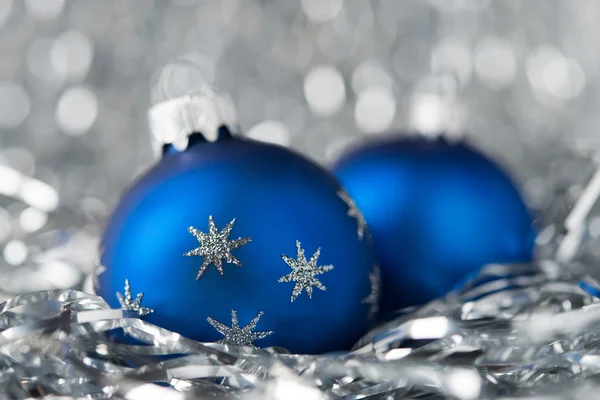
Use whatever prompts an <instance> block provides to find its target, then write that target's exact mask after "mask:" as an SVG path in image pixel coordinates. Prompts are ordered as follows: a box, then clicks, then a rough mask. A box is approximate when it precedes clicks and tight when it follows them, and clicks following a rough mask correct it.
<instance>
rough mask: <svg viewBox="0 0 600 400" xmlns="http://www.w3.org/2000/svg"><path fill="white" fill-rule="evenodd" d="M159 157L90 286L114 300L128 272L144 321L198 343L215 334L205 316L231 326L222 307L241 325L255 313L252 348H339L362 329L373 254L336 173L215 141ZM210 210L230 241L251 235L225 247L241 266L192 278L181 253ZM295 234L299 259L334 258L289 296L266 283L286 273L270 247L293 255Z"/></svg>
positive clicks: (117, 218) (278, 153) (115, 226)
mask: <svg viewBox="0 0 600 400" xmlns="http://www.w3.org/2000/svg"><path fill="white" fill-rule="evenodd" d="M166 150H167V151H166V155H165V157H164V158H163V160H162V161H160V162H159V163H158V164H157V165H156V166H154V167H153V168H152V169H151V170H150V171H148V172H147V173H146V174H145V175H144V176H143V177H142V178H141V179H140V180H139V181H138V182H137V183H135V184H134V185H133V186H132V187H131V188H130V189H129V191H128V192H127V193H126V194H125V195H124V196H123V198H122V200H121V202H120V204H119V205H118V207H117V208H116V210H115V212H114V214H113V216H112V218H111V219H110V221H109V223H108V226H107V228H106V231H105V234H104V238H103V243H102V246H103V247H104V252H103V255H102V263H103V265H104V266H105V267H106V271H105V272H104V273H103V274H101V275H100V277H99V287H98V288H97V291H98V293H99V294H100V295H101V296H102V297H104V298H105V299H106V300H107V301H108V302H109V304H110V305H111V306H113V307H117V308H118V307H120V305H119V303H118V301H117V298H116V296H115V293H116V292H121V293H123V288H124V282H125V279H129V281H130V283H131V288H132V292H133V295H134V296H135V295H136V294H137V293H138V292H144V298H143V302H142V305H143V306H145V307H150V308H153V309H154V310H155V312H154V313H153V314H150V315H148V316H146V317H144V319H145V320H147V321H148V322H151V323H154V324H157V325H159V326H161V327H164V328H167V329H170V330H172V331H175V332H178V333H180V334H182V335H184V336H187V337H190V338H193V339H196V340H199V341H207V342H208V341H217V340H220V339H222V338H223V336H222V335H221V334H220V333H219V332H217V331H216V330H215V329H214V328H213V327H212V326H211V325H210V324H209V323H208V322H207V321H206V318H207V317H211V318H213V319H215V320H217V321H220V322H222V323H224V324H225V325H227V326H230V325H231V310H232V309H234V310H237V313H238V317H239V324H240V326H241V327H244V326H246V325H247V324H248V323H249V322H250V320H251V319H252V318H254V317H255V316H256V315H257V314H258V313H259V311H264V315H263V316H262V318H260V320H259V322H258V325H257V326H256V331H271V330H272V331H274V333H273V334H272V335H270V336H268V337H266V338H264V339H261V340H259V341H257V342H256V345H257V346H260V347H265V346H274V345H277V346H282V347H285V348H287V349H289V350H290V351H292V352H295V353H322V352H326V351H335V350H342V349H348V348H349V347H351V346H352V344H353V343H354V342H355V341H356V340H357V339H358V338H359V337H360V336H361V335H362V334H363V333H364V332H365V331H366V329H367V328H368V323H369V322H368V311H369V306H368V305H367V304H363V303H361V301H362V300H363V299H364V298H365V297H366V296H367V295H368V294H369V293H370V290H371V287H370V281H369V273H370V272H371V269H372V265H373V263H374V258H373V251H372V248H371V247H370V246H369V244H368V243H367V241H366V240H359V238H358V235H357V223H356V220H355V219H353V218H351V217H349V216H347V212H348V207H347V205H346V204H345V203H344V201H342V200H341V199H340V197H339V196H338V195H337V191H338V190H339V189H340V187H339V184H338V183H337V181H336V179H335V178H334V177H333V176H332V175H331V174H330V173H329V172H327V171H325V170H323V169H322V168H320V167H319V166H317V165H315V164H313V163H312V162H310V161H308V160H307V159H305V158H303V157H301V156H299V155H297V154H295V153H292V152H290V151H289V150H287V149H284V148H281V147H277V146H273V145H269V144H264V143H259V142H254V141H249V140H241V139H234V138H231V137H225V138H222V139H220V140H219V141H217V142H216V143H208V142H199V143H194V144H193V145H192V146H191V147H190V148H188V150H186V151H185V152H182V153H177V152H174V151H172V149H171V150H169V149H166ZM211 215H212V216H213V218H214V221H215V224H216V226H217V228H218V229H219V231H221V230H222V229H223V228H224V227H225V225H226V224H227V223H229V222H230V221H231V220H232V219H234V218H235V219H236V220H235V224H234V227H233V230H232V232H231V235H230V237H229V239H230V240H234V239H237V238H239V237H251V238H252V241H251V242H250V243H248V244H246V245H244V246H242V247H240V248H238V249H235V250H233V251H232V255H233V256H234V257H236V258H237V259H239V260H240V261H241V262H242V264H243V266H242V267H241V268H240V267H237V266H235V265H233V264H230V263H227V262H225V261H223V269H224V274H223V275H220V274H219V273H218V271H217V268H216V267H215V266H214V265H210V266H209V267H208V269H207V270H206V272H205V273H204V275H203V276H202V277H200V279H199V280H195V278H196V274H197V272H198V270H199V268H200V266H201V265H202V262H203V257H201V256H198V257H184V256H183V254H184V253H186V252H188V251H190V250H192V249H194V248H196V247H198V246H199V243H198V240H196V239H195V238H194V236H192V235H191V234H190V233H189V232H188V227H189V226H190V225H193V226H194V227H196V228H197V229H199V230H201V231H202V232H208V218H209V216H211ZM296 240H299V241H300V242H301V244H302V247H303V248H304V249H305V251H306V257H307V259H309V258H310V257H311V256H312V255H313V253H314V252H315V251H316V250H317V248H319V247H320V248H321V254H320V256H319V258H318V263H317V264H318V265H319V266H322V265H328V264H331V265H333V266H334V269H333V270H331V271H328V272H326V273H324V274H322V275H319V276H317V278H318V279H319V280H320V281H321V282H322V283H323V285H325V287H326V288H327V289H326V291H321V290H319V289H317V288H314V290H313V294H312V299H309V298H308V296H307V295H306V292H304V291H303V292H302V293H301V294H300V295H299V296H298V298H297V299H296V300H295V301H294V302H291V301H290V297H291V294H292V290H293V288H294V283H293V282H290V283H278V279H279V278H281V277H282V276H284V275H286V274H288V273H290V272H291V269H290V267H289V266H288V265H287V264H286V263H285V262H284V261H283V260H282V258H281V256H282V254H285V255H287V256H289V257H291V258H293V259H296V244H295V242H296Z"/></svg>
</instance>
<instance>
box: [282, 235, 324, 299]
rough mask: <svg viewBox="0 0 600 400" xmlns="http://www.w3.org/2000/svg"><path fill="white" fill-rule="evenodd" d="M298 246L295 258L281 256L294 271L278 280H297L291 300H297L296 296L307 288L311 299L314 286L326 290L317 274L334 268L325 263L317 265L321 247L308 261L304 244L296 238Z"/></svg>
mask: <svg viewBox="0 0 600 400" xmlns="http://www.w3.org/2000/svg"><path fill="white" fill-rule="evenodd" d="M296 247H297V248H298V255H297V258H296V259H295V260H294V259H292V258H290V257H288V256H286V255H282V256H281V258H283V261H285V263H286V264H287V265H289V266H290V267H291V268H292V272H290V273H289V274H287V275H285V276H283V277H281V278H279V280H278V282H279V283H283V282H290V281H295V282H296V286H294V290H293V291H292V297H291V301H294V300H296V297H298V295H299V294H300V293H302V289H304V290H306V294H307V295H308V298H309V299H311V298H312V292H313V286H315V287H316V288H318V289H321V290H325V289H326V288H325V286H324V285H323V284H322V283H321V282H320V281H319V280H318V279H317V278H315V276H316V275H321V274H324V273H325V272H327V271H331V270H332V269H333V265H325V266H321V267H318V266H317V259H318V258H319V255H320V254H321V248H320V247H319V248H318V249H317V251H315V253H314V254H313V256H312V257H311V258H310V260H309V261H306V256H305V255H304V249H302V246H301V245H300V242H299V241H298V240H296Z"/></svg>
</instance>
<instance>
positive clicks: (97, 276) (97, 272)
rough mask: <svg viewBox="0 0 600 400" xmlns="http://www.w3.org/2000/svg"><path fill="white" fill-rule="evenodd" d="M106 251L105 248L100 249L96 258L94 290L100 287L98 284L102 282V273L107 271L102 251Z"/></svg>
mask: <svg viewBox="0 0 600 400" xmlns="http://www.w3.org/2000/svg"><path fill="white" fill-rule="evenodd" d="M103 252H104V249H100V251H98V254H97V255H96V259H95V260H94V272H93V282H94V290H97V289H98V286H99V284H100V282H99V280H100V275H102V274H103V273H104V272H106V267H105V266H104V265H102V261H101V259H102V253H103Z"/></svg>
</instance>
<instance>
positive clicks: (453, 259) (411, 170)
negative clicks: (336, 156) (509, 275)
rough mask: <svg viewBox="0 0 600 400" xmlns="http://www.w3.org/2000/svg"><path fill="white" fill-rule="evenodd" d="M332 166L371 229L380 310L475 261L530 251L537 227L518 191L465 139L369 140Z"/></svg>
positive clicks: (439, 291)
mask: <svg viewBox="0 0 600 400" xmlns="http://www.w3.org/2000/svg"><path fill="white" fill-rule="evenodd" d="M334 170H335V172H336V174H337V176H338V178H339V179H340V182H341V183H342V185H343V186H344V187H345V188H346V189H347V190H348V193H350V195H351V196H352V197H353V198H354V200H355V201H356V204H357V205H358V207H359V208H360V209H361V210H362V212H363V213H364V216H365V218H366V221H367V222H368V224H369V228H370V230H371V233H372V234H373V239H374V242H375V247H376V249H377V252H378V257H379V259H380V264H381V278H382V298H381V309H382V312H383V314H384V315H385V314H389V313H391V312H392V311H394V310H397V309H400V308H403V307H406V306H411V305H418V304H422V303H425V302H427V301H429V300H433V299H435V298H437V297H441V296H443V295H445V294H446V293H447V292H448V291H449V290H450V289H452V288H453V287H454V286H455V284H457V283H458V282H459V281H460V280H462V279H463V278H464V277H465V276H466V275H467V274H469V273H472V272H473V271H475V270H477V269H478V268H480V267H482V266H483V265H484V264H488V263H496V262H519V261H528V260H530V259H531V258H532V252H533V245H534V240H535V233H536V232H535V229H534V224H533V220H532V217H531V215H530V213H529V210H528V209H527V207H526V205H525V203H524V201H523V199H522V197H521V195H520V194H519V191H518V190H517V188H516V187H515V186H514V185H513V183H512V182H511V180H510V179H509V178H508V177H507V175H506V174H505V173H504V172H503V171H502V169H500V168H499V167H498V166H497V165H496V164H495V163H493V162H492V161H490V160H489V159H488V158H487V157H485V156H484V155H482V153H480V152H479V151H477V150H476V149H474V148H473V147H471V146H469V145H468V144H466V143H465V142H461V143H449V142H447V141H445V140H444V139H443V138H442V139H436V140H431V139H427V138H424V137H416V138H398V139H392V140H389V141H384V142H378V143H369V144H366V145H363V146H362V147H359V148H356V149H354V150H353V151H351V152H349V153H348V154H346V155H345V156H344V157H343V158H342V159H341V160H340V161H339V162H338V163H337V165H336V166H335V167H334Z"/></svg>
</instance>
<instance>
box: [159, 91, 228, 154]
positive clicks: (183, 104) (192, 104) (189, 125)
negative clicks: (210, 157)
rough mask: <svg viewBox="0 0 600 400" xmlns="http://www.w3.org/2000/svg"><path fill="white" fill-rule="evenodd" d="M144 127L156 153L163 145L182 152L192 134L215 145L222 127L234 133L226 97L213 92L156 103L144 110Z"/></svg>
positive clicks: (200, 92) (188, 95)
mask: <svg viewBox="0 0 600 400" xmlns="http://www.w3.org/2000/svg"><path fill="white" fill-rule="evenodd" d="M148 124H149V126H150V133H151V135H152V145H153V148H154V150H155V152H156V153H160V152H161V150H162V149H163V147H164V146H165V145H172V146H173V147H174V148H175V149H176V150H178V151H184V150H186V149H187V147H188V143H189V137H190V135H192V134H194V135H198V134H199V135H201V136H202V137H203V138H204V139H205V140H206V141H208V142H215V141H217V139H218V138H219V129H221V128H222V127H225V128H227V129H228V130H229V131H230V132H236V131H237V117H236V112H235V108H234V106H233V102H232V101H231V99H230V98H229V96H228V95H227V94H226V93H223V92H220V91H218V90H216V89H214V88H204V89H202V90H201V91H199V92H197V93H193V94H187V95H183V96H180V97H176V98H173V99H169V100H165V101H162V102H160V103H157V104H156V105H154V106H153V107H152V108H150V110H148Z"/></svg>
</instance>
